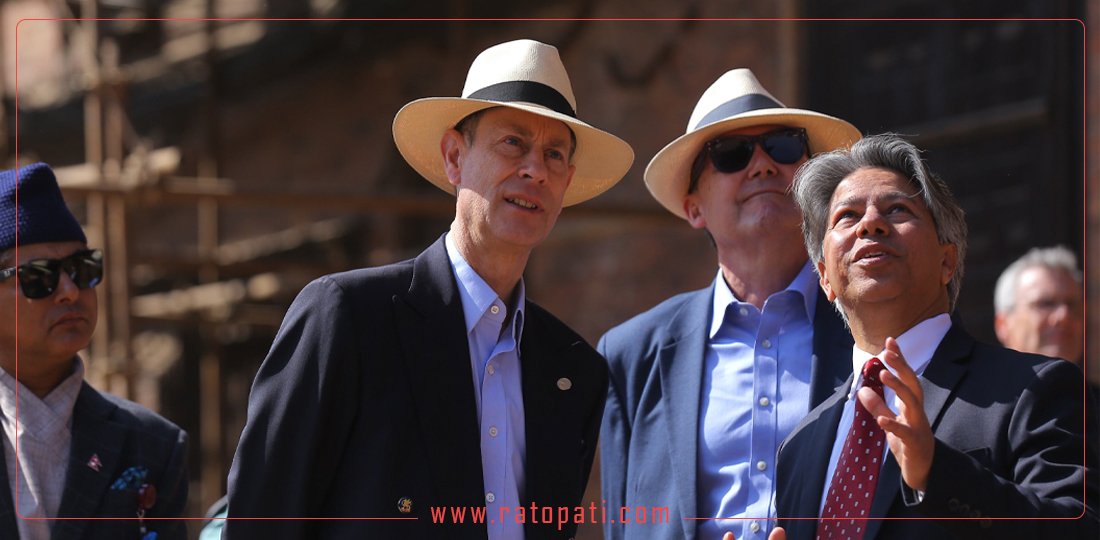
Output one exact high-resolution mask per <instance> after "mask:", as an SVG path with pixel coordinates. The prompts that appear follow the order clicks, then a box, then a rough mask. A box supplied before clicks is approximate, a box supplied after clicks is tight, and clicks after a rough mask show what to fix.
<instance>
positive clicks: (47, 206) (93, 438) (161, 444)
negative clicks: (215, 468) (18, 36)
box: [0, 163, 187, 540]
mask: <svg viewBox="0 0 1100 540" xmlns="http://www.w3.org/2000/svg"><path fill="white" fill-rule="evenodd" d="M102 278H103V252H101V251H100V250H98V249H88V246H87V239H86V238H85V236H84V232H83V231H82V230H81V228H80V225H79V223H77V221H76V218H74V217H73V215H72V214H71V213H70V212H69V209H68V207H66V206H65V201H64V199H62V197H61V190H60V189H59V188H58V185H57V180H56V179H55V178H54V174H53V171H51V170H50V168H49V166H47V165H46V164H44V163H36V164H34V165H29V166H26V167H23V168H21V169H18V170H7V171H3V172H0V318H2V320H0V424H2V425H3V436H2V437H0V439H3V446H4V451H3V453H0V484H2V486H0V538H23V539H37V538H50V537H51V535H52V537H53V538H72V539H104V540H106V539H114V538H139V537H141V535H146V534H153V533H155V534H156V535H157V536H156V538H158V539H162V540H163V539H166V538H184V537H185V536H186V529H185V527H184V525H183V523H182V522H181V521H159V520H150V519H142V520H138V519H135V518H138V517H139V515H140V516H141V517H143V518H173V517H178V516H180V514H181V513H182V512H183V507H184V505H185V504H186V502H187V476H186V471H185V465H184V459H185V456H186V444H187V434H186V433H184V432H183V430H181V429H180V428H179V427H177V426H176V425H174V424H172V423H171V422H169V421H167V420H165V419H163V418H161V417H160V416H157V415H156V414H154V413H153V412H151V411H149V410H148V409H145V408H144V407H142V406H140V405H137V404H136V403H132V402H129V401H126V400H123V399H120V398H117V397H114V396H111V395H108V394H102V393H100V392H98V391H97V390H95V389H94V388H92V387H91V386H89V385H88V384H87V383H85V382H84V377H83V376H84V364H83V362H82V361H81V359H80V357H79V356H78V355H77V352H78V351H80V350H81V349H83V348H85V347H87V345H88V343H89V341H91V338H92V333H93V331H94V330H95V325H96V315H97V299H96V291H95V286H96V285H98V284H99V283H100V281H101V280H102ZM28 518H30V519H28ZM35 518H37V519H35ZM42 518H46V519H42ZM53 518H63V519H53ZM64 518H69V519H64ZM71 518H76V519H71ZM88 518H127V519H117V520H101V519H88Z"/></svg>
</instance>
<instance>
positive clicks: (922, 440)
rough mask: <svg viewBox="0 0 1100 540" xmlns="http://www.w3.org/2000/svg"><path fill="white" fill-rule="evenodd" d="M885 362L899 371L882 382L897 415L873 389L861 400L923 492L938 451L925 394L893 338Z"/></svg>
mask: <svg viewBox="0 0 1100 540" xmlns="http://www.w3.org/2000/svg"><path fill="white" fill-rule="evenodd" d="M882 361H883V362H886V364H887V365H888V366H890V367H891V368H893V370H894V371H896V372H897V375H894V374H893V373H892V372H890V371H888V370H883V372H882V375H881V378H882V383H883V384H885V385H886V386H888V387H890V388H891V389H892V390H893V391H894V392H895V393H896V394H897V396H898V398H899V400H900V401H901V403H900V404H899V405H898V414H896V415H895V414H894V412H893V411H891V410H890V408H889V407H887V406H886V403H884V402H883V400H882V398H881V397H879V395H878V394H876V393H875V392H874V390H871V389H870V388H861V389H860V390H859V394H858V395H859V400H860V402H861V403H863V406H864V407H865V408H866V409H867V411H868V412H870V413H871V414H872V415H874V416H875V420H876V421H877V422H878V425H879V427H881V428H882V430H883V431H885V432H886V443H887V444H888V445H890V452H892V453H893V454H894V459H896V460H897V462H898V466H899V467H900V468H901V477H902V479H903V480H904V481H905V484H906V485H907V486H909V487H911V488H913V489H915V490H917V491H924V490H925V489H926V488H927V487H928V471H929V470H930V469H931V468H932V454H933V452H934V451H935V449H936V440H935V437H934V436H933V435H932V427H931V426H930V425H929V424H928V417H927V416H925V414H924V391H923V390H922V389H921V386H920V381H919V380H918V379H917V374H916V373H914V372H913V370H912V369H911V368H910V367H909V363H908V362H906V361H905V357H904V356H902V354H901V349H900V348H899V347H898V342H897V341H895V340H894V338H886V351H885V352H884V353H883V354H882ZM769 540H771V539H770V538H769Z"/></svg>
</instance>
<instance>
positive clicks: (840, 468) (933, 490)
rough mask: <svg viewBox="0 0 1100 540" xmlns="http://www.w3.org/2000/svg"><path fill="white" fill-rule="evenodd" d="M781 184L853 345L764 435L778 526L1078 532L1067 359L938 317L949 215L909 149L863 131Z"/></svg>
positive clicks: (1085, 470) (955, 251) (1074, 399)
mask: <svg viewBox="0 0 1100 540" xmlns="http://www.w3.org/2000/svg"><path fill="white" fill-rule="evenodd" d="M793 191H794V196H795V200H796V201H797V202H798V205H799V207H800V208H801V209H802V215H803V220H802V228H803V234H804V239H805V241H806V247H807V251H808V252H809V254H810V257H811V259H812V260H813V263H814V266H815V268H816V270H817V273H818V275H819V277H820V284H821V287H822V289H823V290H824V291H825V294H826V296H827V298H828V299H829V300H830V301H831V302H833V303H834V304H835V305H836V306H837V308H838V309H839V310H840V311H841V312H842V313H843V314H844V315H845V317H846V320H847V321H848V325H849V328H850V329H851V331H852V337H853V338H854V340H855V346H854V347H853V349H852V353H851V361H852V368H853V373H854V374H853V377H852V378H850V379H849V380H848V382H847V383H846V384H844V385H842V386H841V387H840V388H839V389H838V390H837V392H836V393H834V394H833V396H832V397H830V398H829V399H827V400H826V401H825V402H823V403H822V404H821V405H819V406H818V407H817V408H815V409H814V410H813V411H811V412H810V414H809V415H808V416H807V417H806V418H805V419H804V420H803V421H802V422H801V423H800V424H799V426H798V427H796V428H795V430H794V431H793V432H792V434H791V436H790V437H789V438H788V439H787V440H786V441H784V443H783V445H782V446H781V447H780V450H779V461H778V470H777V472H776V477H777V502H776V506H777V510H778V515H779V516H781V517H780V525H781V526H782V527H783V528H784V530H785V532H786V533H787V537H788V538H792V539H797V538H813V537H815V536H816V538H846V539H863V538H891V539H894V538H903V539H904V538H914V539H917V538H920V539H924V538H998V539H1001V538H1096V536H1097V533H1098V532H1100V531H1098V529H1100V527H1098V521H1097V518H1096V512H1095V507H1094V506H1093V505H1095V501H1096V499H1097V497H1098V496H1100V490H1098V489H1097V478H1096V469H1095V465H1096V455H1095V448H1088V450H1087V451H1088V452H1089V454H1088V455H1087V457H1086V447H1085V444H1084V436H1083V433H1082V425H1083V423H1084V422H1083V418H1082V409H1083V407H1082V400H1081V393H1080V392H1076V393H1075V392H1073V391H1072V389H1074V388H1080V386H1081V384H1082V380H1081V372H1080V370H1079V369H1077V368H1076V367H1075V366H1073V365H1072V364H1069V363H1067V362H1060V361H1055V360H1051V359H1049V358H1046V357H1042V356H1039V355H1033V354H1024V353H1019V352H1016V351H1011V350H1007V349H1004V348H1001V347H994V346H990V345H986V344H983V343H979V342H977V341H975V340H974V338H972V337H970V335H969V334H967V333H966V331H965V330H963V329H962V328H961V327H960V326H959V325H958V323H957V322H955V321H952V320H951V317H950V313H951V312H952V311H953V310H954V308H955V302H956V299H957V298H958V294H959V289H960V285H961V280H962V269H963V261H964V258H965V254H966V242H967V239H966V222H965V220H964V216H963V211H962V209H961V208H960V207H959V205H958V203H957V202H956V201H955V198H954V196H953V195H952V194H951V192H950V190H949V189H948V187H947V185H946V184H945V183H944V182H943V181H942V180H940V179H939V178H938V177H936V176H935V175H934V174H933V173H932V172H931V171H930V170H929V169H928V167H927V165H926V164H925V163H924V161H923V160H922V159H921V156H920V151H919V150H918V149H917V148H916V147H915V146H913V145H912V144H911V143H909V142H907V141H905V140H903V139H901V138H900V137H898V136H896V135H890V134H888V135H878V136H874V137H869V138H865V139H863V140H861V141H860V142H857V143H856V144H855V145H853V146H852V148H851V150H847V151H845V150H841V151H835V152H830V153H828V154H823V155H821V156H818V157H816V158H814V159H811V160H810V161H809V162H807V163H806V165H804V166H803V167H802V168H801V169H799V171H798V173H797V174H796V175H795V180H794V184H793ZM823 447H824V448H825V449H827V450H826V451H824V452H823V451H822V448H823ZM1084 461H1087V463H1088V467H1086V464H1085V463H1084ZM1086 474H1087V475H1089V481H1088V482H1086V481H1085V476H1086ZM1086 500H1087V501H1089V506H1087V507H1086V504H1085V501H1086ZM792 518H793V519H792ZM812 518H817V519H816V520H815V519H812ZM897 518H907V519H897ZM959 518H968V519H959ZM992 518H1016V519H1015V520H998V519H992ZM1020 518H1023V519H1020ZM1045 518H1057V519H1045Z"/></svg>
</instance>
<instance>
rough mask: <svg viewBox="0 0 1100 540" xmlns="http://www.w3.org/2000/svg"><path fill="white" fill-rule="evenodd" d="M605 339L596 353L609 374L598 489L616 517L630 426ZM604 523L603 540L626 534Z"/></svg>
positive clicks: (620, 381) (618, 365)
mask: <svg viewBox="0 0 1100 540" xmlns="http://www.w3.org/2000/svg"><path fill="white" fill-rule="evenodd" d="M607 349H608V348H607V336H606V335H605V336H604V337H603V338H601V339H600V342H599V344H598V345H597V350H598V351H599V353H600V354H601V355H603V356H604V358H607V360H608V364H609V368H610V373H609V376H608V388H607V402H606V403H605V404H604V409H603V423H602V425H601V427H600V489H601V493H602V496H603V499H604V501H606V502H605V505H606V508H607V511H608V512H609V513H615V514H616V515H617V513H618V511H619V508H622V507H623V506H624V505H625V501H626V478H627V476H626V473H627V459H626V456H627V451H628V449H629V448H630V423H629V422H628V420H627V415H626V410H625V404H624V401H623V395H622V390H621V389H622V385H623V384H624V383H625V381H624V380H623V376H622V375H623V374H622V366H621V363H619V362H615V361H614V359H613V358H612V356H613V355H614V354H615V353H614V352H609V351H608V350H607ZM611 521H612V520H611V519H608V520H606V521H605V522H604V526H603V529H604V538H605V539H606V540H622V539H623V538H624V535H625V533H626V531H625V529H624V525H623V524H621V523H617V521H618V519H616V520H615V521H616V523H611Z"/></svg>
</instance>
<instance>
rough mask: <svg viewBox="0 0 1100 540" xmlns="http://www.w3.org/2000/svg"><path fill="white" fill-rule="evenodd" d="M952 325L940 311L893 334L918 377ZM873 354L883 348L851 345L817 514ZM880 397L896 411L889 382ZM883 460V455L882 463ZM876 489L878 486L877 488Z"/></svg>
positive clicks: (886, 448)
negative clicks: (840, 409) (848, 378)
mask: <svg viewBox="0 0 1100 540" xmlns="http://www.w3.org/2000/svg"><path fill="white" fill-rule="evenodd" d="M950 329H951V316H950V315H948V314H946V313H941V314H939V315H936V316H935V317H931V318H928V319H925V320H923V321H921V322H920V323H918V324H917V325H916V326H914V327H912V328H910V329H909V330H906V331H905V333H903V334H902V335H900V336H898V337H896V338H894V339H896V340H897V342H898V348H899V349H901V354H902V355H903V356H905V361H906V363H908V364H909V368H910V369H912V370H913V372H914V373H916V374H917V376H918V377H921V376H923V375H924V370H925V368H927V367H928V364H929V363H931V362H932V355H933V354H935V353H936V349H937V348H938V347H939V346H940V342H941V341H943V337H944V336H946V335H947V331H948V330H950ZM872 357H878V358H880V359H881V358H882V351H880V352H879V353H878V354H871V353H869V352H866V351H862V350H860V349H859V348H858V347H856V346H854V345H853V346H852V372H853V373H855V374H856V375H855V377H853V378H852V386H851V387H849V388H848V400H847V401H845V402H844V411H843V412H842V413H841V415H840V423H839V424H837V426H836V437H834V438H833V448H832V453H831V454H830V455H829V469H828V472H826V473H825V489H824V490H822V492H821V502H820V504H818V510H817V514H818V515H821V511H822V510H823V509H824V508H825V499H826V498H827V497H828V496H829V488H830V487H832V485H833V474H834V473H835V472H836V463H837V461H838V460H840V451H841V450H843V449H844V439H846V438H848V431H850V430H851V429H852V421H853V420H854V419H855V417H856V392H858V391H859V389H860V387H861V386H863V364H866V363H867V361H868V360H870V359H871V358H872ZM882 365H884V366H886V369H888V370H890V373H893V374H895V375H896V374H897V370H895V369H894V368H892V367H890V365H889V364H887V363H886V362H885V361H883V362H882ZM882 389H883V392H882V394H883V396H882V397H883V401H885V402H886V406H887V407H889V408H890V410H891V411H893V412H894V414H897V412H898V394H897V392H894V390H893V389H892V388H890V387H889V386H885V385H884V386H883V388H882ZM884 446H885V448H883V451H882V454H883V458H885V457H886V453H887V452H889V451H890V447H889V446H886V445H884ZM885 462H886V460H885V459H883V460H882V463H885ZM876 489H877V488H876Z"/></svg>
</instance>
